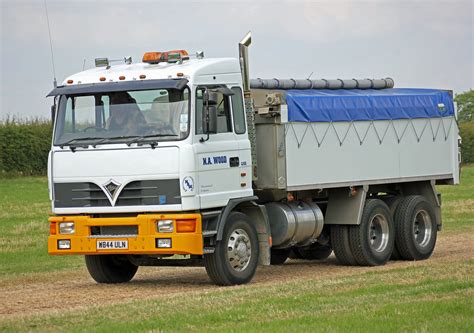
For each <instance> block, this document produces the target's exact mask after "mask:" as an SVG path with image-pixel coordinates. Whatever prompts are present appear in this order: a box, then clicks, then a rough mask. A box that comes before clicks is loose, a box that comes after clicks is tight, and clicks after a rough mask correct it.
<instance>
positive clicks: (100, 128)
mask: <svg viewBox="0 0 474 333" xmlns="http://www.w3.org/2000/svg"><path fill="white" fill-rule="evenodd" d="M90 129H95V130H96V132H106V131H107V130H106V129H105V128H103V127H99V126H89V127H86V128H84V129H83V130H82V131H83V132H84V133H85V132H87V131H88V130H90Z"/></svg>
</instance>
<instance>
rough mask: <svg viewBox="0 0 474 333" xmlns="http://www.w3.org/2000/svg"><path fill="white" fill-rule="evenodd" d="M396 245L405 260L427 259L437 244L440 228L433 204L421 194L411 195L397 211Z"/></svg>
mask: <svg viewBox="0 0 474 333" xmlns="http://www.w3.org/2000/svg"><path fill="white" fill-rule="evenodd" d="M395 225H396V241H395V244H396V247H397V249H398V252H399V253H400V256H401V257H402V258H403V259H405V260H423V259H427V258H429V257H430V256H431V254H432V253H433V250H434V247H435V245H436V238H437V233H438V228H437V225H436V217H435V212H434V208H433V206H432V205H431V204H430V203H429V202H428V200H426V198H424V197H423V196H421V195H410V196H407V197H406V198H404V199H403V201H401V202H400V204H399V206H398V208H397V210H396V213H395Z"/></svg>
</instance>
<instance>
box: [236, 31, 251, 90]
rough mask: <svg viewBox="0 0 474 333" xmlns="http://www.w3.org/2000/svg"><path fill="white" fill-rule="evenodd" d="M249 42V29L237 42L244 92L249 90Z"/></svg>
mask: <svg viewBox="0 0 474 333" xmlns="http://www.w3.org/2000/svg"><path fill="white" fill-rule="evenodd" d="M251 43H252V33H251V32H250V31H249V32H247V34H246V35H245V37H244V38H242V40H241V41H240V43H239V60H240V71H241V72H242V81H243V82H242V83H243V87H244V93H248V92H250V78H249V59H248V58H249V55H248V48H249V46H250V44H251Z"/></svg>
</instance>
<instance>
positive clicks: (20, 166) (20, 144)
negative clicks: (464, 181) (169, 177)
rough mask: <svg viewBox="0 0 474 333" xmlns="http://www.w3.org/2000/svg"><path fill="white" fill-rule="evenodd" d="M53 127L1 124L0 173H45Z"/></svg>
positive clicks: (469, 136) (464, 149)
mask: <svg viewBox="0 0 474 333" xmlns="http://www.w3.org/2000/svg"><path fill="white" fill-rule="evenodd" d="M459 128H460V133H461V137H462V145H461V153H462V161H463V163H474V122H464V123H461V124H460V125H459ZM51 131H52V127H51V124H50V122H49V121H43V120H33V121H27V122H18V121H15V120H8V119H7V120H6V121H5V122H3V123H0V176H3V177H5V176H8V175H25V176H30V175H33V176H34V175H46V171H47V170H46V169H47V164H48V152H49V149H50V147H51Z"/></svg>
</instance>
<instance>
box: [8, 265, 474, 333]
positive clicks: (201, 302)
mask: <svg viewBox="0 0 474 333" xmlns="http://www.w3.org/2000/svg"><path fill="white" fill-rule="evenodd" d="M445 265H446V264H433V265H432V266H428V267H414V268H409V269H398V270H396V269H395V270H391V271H388V272H377V273H372V272H370V273H364V274H355V275H354V276H349V277H344V278H338V279H327V280H324V279H323V280H319V281H318V280H309V281H304V282H301V281H300V282H290V283H285V284H281V285H274V286H268V285H263V286H262V285H258V286H252V285H247V286H239V287H233V288H226V289H223V288H222V289H219V290H216V291H212V292H207V293H204V294H203V293H189V294H181V295H178V297H176V298H173V299H169V298H160V299H158V300H146V301H133V302H130V303H127V304H122V305H115V306H105V307H101V306H95V307H91V308H89V309H87V310H79V311H74V312H66V313H64V314H55V315H52V316H37V317H33V318H30V319H29V320H28V322H27V323H24V322H20V321H11V322H8V323H7V324H6V325H5V327H4V329H5V331H11V332H13V331H18V330H30V329H36V328H47V330H48V331H58V330H59V331H66V330H67V331H69V330H71V331H101V332H102V331H103V332H129V331H152V330H156V331H161V330H163V331H165V332H167V331H176V332H187V331H206V332H235V331H267V332H289V331H290V332H291V331H294V332H310V331H315V330H317V331H323V332H333V331H356V332H367V331H370V332H373V331H380V332H381V331H384V332H385V331H390V332H398V331H421V332H424V331H429V332H431V331H439V332H443V331H444V332H448V331H450V332H451V331H457V332H462V331H464V332H472V329H474V301H473V299H474V281H473V279H472V274H473V268H472V267H473V266H472V262H457V263H454V264H453V265H451V268H452V270H453V272H455V273H454V274H452V273H451V272H450V271H449V270H446V269H444V268H445V267H444V266H445Z"/></svg>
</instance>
